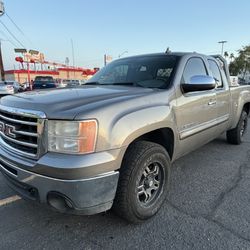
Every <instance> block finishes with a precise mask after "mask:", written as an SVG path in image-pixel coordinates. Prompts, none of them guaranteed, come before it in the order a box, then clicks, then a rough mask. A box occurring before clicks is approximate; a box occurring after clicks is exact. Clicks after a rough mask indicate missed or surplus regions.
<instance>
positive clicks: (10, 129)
mask: <svg viewBox="0 0 250 250" xmlns="http://www.w3.org/2000/svg"><path fill="white" fill-rule="evenodd" d="M15 131H16V130H15V127H14V126H12V125H9V124H6V123H4V122H2V121H0V133H2V134H5V135H6V136H8V137H11V138H16V134H15Z"/></svg>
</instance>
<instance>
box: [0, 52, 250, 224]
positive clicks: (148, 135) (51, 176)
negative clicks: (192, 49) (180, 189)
mask: <svg viewBox="0 0 250 250" xmlns="http://www.w3.org/2000/svg"><path fill="white" fill-rule="evenodd" d="M249 111H250V86H231V84H230V77H229V72H228V68H227V64H226V61H225V60H224V59H223V58H222V57H220V56H205V55H201V54H198V53H170V52H169V53H160V54H150V55H142V56H134V57H129V58H123V59H119V60H116V61H114V62H111V63H110V64H108V65H107V66H106V67H104V68H103V69H102V70H100V71H99V72H98V73H96V74H95V75H94V76H93V77H92V78H91V79H90V80H89V81H88V82H87V83H86V85H84V86H80V87H77V88H69V89H67V88H65V89H54V90H38V91H33V92H27V93H21V94H17V95H13V96H8V97H4V98H2V99H1V102H0V169H1V172H2V174H3V176H4V177H5V179H6V181H7V183H8V184H9V185H10V186H11V187H12V188H13V189H15V190H16V191H17V192H18V193H19V194H20V195H21V196H22V197H24V198H27V199H30V200H34V201H39V202H41V203H46V204H48V205H49V206H50V207H53V208H54V209H56V210H58V211H61V212H65V213H76V214H95V213H99V212H103V211H106V210H108V209H110V208H111V207H112V208H113V210H114V211H115V212H116V213H117V214H118V215H120V216H121V217H123V218H125V219H127V220H128V221H130V222H134V223H137V222H142V221H144V220H146V219H148V218H150V217H151V216H153V215H154V214H156V213H157V211H158V210H159V209H160V207H161V205H162V203H163V202H164V200H165V197H166V195H167V192H168V186H169V179H170V178H169V177H170V166H171V162H173V161H174V160H176V159H177V158H180V157H181V156H183V155H185V154H187V153H189V152H190V151H193V150H195V149H197V148H198V147H200V146H202V145H204V144H205V143H208V142H209V141H211V140H213V139H215V138H216V137H218V136H219V135H221V134H222V133H223V132H226V133H227V140H228V142H229V143H232V144H240V143H241V142H242V140H244V133H245V131H246V127H247V120H248V115H249Z"/></svg>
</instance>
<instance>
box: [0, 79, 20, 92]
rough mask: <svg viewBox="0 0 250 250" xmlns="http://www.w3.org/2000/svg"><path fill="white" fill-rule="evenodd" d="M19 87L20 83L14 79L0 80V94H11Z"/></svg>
mask: <svg viewBox="0 0 250 250" xmlns="http://www.w3.org/2000/svg"><path fill="white" fill-rule="evenodd" d="M19 89H20V85H19V83H18V82H15V81H1V82H0V95H13V94H15V93H17V92H18V91H19Z"/></svg>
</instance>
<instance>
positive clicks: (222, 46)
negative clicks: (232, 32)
mask: <svg viewBox="0 0 250 250" xmlns="http://www.w3.org/2000/svg"><path fill="white" fill-rule="evenodd" d="M218 43H220V44H221V55H222V56H223V51H224V43H227V41H224V40H223V41H219V42H218Z"/></svg>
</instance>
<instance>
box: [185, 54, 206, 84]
mask: <svg viewBox="0 0 250 250" xmlns="http://www.w3.org/2000/svg"><path fill="white" fill-rule="evenodd" d="M197 75H207V70H206V68H205V65H204V62H203V60H202V59H201V58H198V57H194V58H191V59H189V60H188V62H187V64H186V67H185V69H184V72H183V75H182V82H183V83H190V79H191V77H193V76H197Z"/></svg>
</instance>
